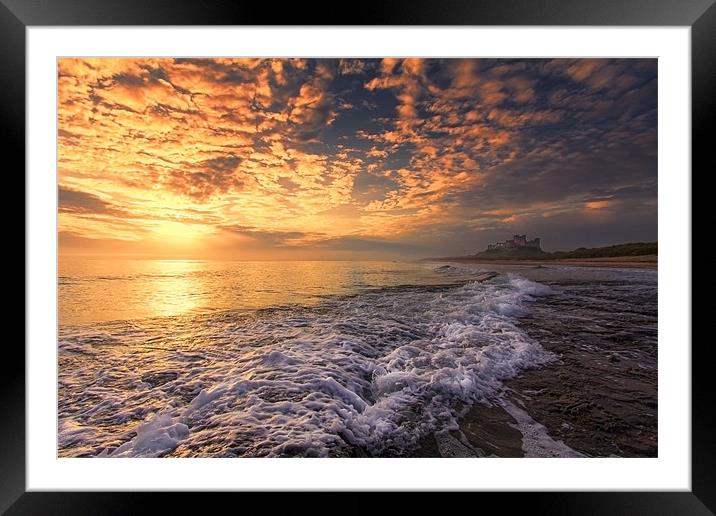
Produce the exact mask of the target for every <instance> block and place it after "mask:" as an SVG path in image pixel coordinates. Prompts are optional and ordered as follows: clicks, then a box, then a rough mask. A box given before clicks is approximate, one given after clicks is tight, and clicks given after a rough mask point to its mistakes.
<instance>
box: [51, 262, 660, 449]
mask: <svg viewBox="0 0 716 516" xmlns="http://www.w3.org/2000/svg"><path fill="white" fill-rule="evenodd" d="M493 268H494V267H493ZM513 269H514V268H513ZM640 274H641V271H636V272H635V271H615V270H601V269H598V270H573V269H569V268H559V269H534V268H530V269H525V270H518V271H516V272H515V270H503V271H498V273H497V274H494V275H488V274H485V267H484V266H470V265H444V264H414V263H395V262H265V263H259V262H253V263H252V262H156V261H154V262H153V261H132V262H102V261H88V260H71V261H67V262H66V263H61V264H60V285H59V296H60V298H59V305H60V330H59V355H58V358H59V406H58V417H59V442H58V446H59V454H60V455H61V456H112V457H127V456H129V457H137V456H145V457H146V456H149V457H153V456H220V457H224V456H230V457H234V456H401V455H406V454H409V453H411V451H413V450H415V449H416V447H417V446H418V442H419V440H420V439H422V438H423V437H425V436H426V435H430V434H431V433H434V432H445V431H448V430H454V429H456V428H458V427H459V416H460V409H459V407H464V406H466V405H470V404H472V403H475V402H479V401H489V400H495V399H498V398H499V397H500V396H502V392H503V389H504V382H505V381H507V380H509V379H511V378H518V377H520V376H521V375H522V374H524V372H525V371H528V370H530V369H534V368H544V367H549V366H550V364H554V363H555V362H556V361H558V360H559V356H558V355H557V354H555V353H553V352H550V351H547V350H546V349H545V347H544V346H543V345H541V344H540V342H539V340H538V339H535V338H534V337H532V336H530V334H528V332H527V331H526V330H525V328H524V323H523V321H525V320H528V319H529V317H530V314H534V313H537V311H536V309H538V308H539V307H541V306H547V305H548V303H552V302H557V303H558V304H557V305H555V307H556V308H555V311H559V310H560V308H559V300H560V299H569V297H570V296H575V295H576V296H579V297H580V299H587V298H588V297H589V296H590V295H591V294H590V288H587V289H586V291H578V292H576V291H575V290H574V289H570V287H569V281H572V280H574V281H578V282H581V283H580V284H587V285H594V286H595V287H594V288H602V287H601V285H603V284H604V282H612V283H614V282H616V284H618V289H621V290H619V291H617V292H616V294H615V300H614V305H613V306H614V309H615V310H617V311H621V312H624V313H627V312H629V310H630V309H631V308H630V307H631V305H630V303H633V300H631V298H630V295H631V293H633V292H637V291H639V292H642V291H645V290H644V289H646V290H648V291H649V292H650V293H651V292H653V294H654V299H655V291H656V290H655V289H656V283H655V277H656V274H651V275H648V274H647V275H643V274H641V275H640ZM585 275H586V276H585ZM652 280H653V281H652ZM565 281H566V283H565ZM610 285H611V284H610ZM597 286H599V287H597ZM607 288H611V289H612V290H613V289H614V288H615V287H614V286H613V285H612V286H609V287H607ZM649 289H650V290H649ZM622 291H623V295H622V293H620V292H622ZM649 295H651V294H649ZM597 297H598V296H597ZM548 300H550V301H548ZM555 300H556V301H555ZM598 302H600V301H599V300H598V299H597V300H595V303H598ZM619 303H621V304H619ZM557 315H558V314H555V316H557ZM584 316H585V317H586V318H587V319H589V314H588V313H585V314H584ZM602 323H603V321H600V320H599V317H592V318H591V320H588V321H585V325H587V326H588V325H599V324H602ZM610 324H612V323H610ZM615 324H617V325H618V322H617V323H615ZM627 325H629V326H632V325H633V323H632V322H631V321H625V328H622V329H619V328H614V327H613V325H612V326H609V327H608V328H607V331H622V330H624V331H627V330H628V328H626V326H627ZM646 326H647V327H648V328H646V330H645V331H646V334H645V335H646V337H645V345H647V346H653V347H655V336H656V327H655V321H653V324H652V322H651V321H649V322H648V323H647V324H646ZM528 327H529V325H528ZM652 336H653V339H652ZM650 339H651V340H650ZM652 341H653V342H652ZM654 389H655V386H654ZM564 449H565V450H567V451H565V454H568V450H569V448H568V447H567V446H564Z"/></svg>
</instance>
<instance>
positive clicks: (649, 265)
mask: <svg viewBox="0 0 716 516" xmlns="http://www.w3.org/2000/svg"><path fill="white" fill-rule="evenodd" d="M423 261H426V262H439V263H444V262H453V263H456V262H459V263H485V264H490V265H500V264H502V265H529V266H535V265H541V266H545V265H569V266H574V267H615V268H634V269H657V268H658V258H657V255H644V256H619V257H609V258H562V259H555V260H520V259H515V260H510V259H506V260H488V259H484V258H476V257H471V256H468V257H452V258H450V257H448V258H426V259H425V260H423Z"/></svg>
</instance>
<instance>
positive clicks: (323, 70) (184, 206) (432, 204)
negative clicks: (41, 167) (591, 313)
mask: <svg viewBox="0 0 716 516" xmlns="http://www.w3.org/2000/svg"><path fill="white" fill-rule="evenodd" d="M58 211H59V217H58V231H59V234H58V237H59V250H60V254H61V255H97V256H120V257H122V256H141V257H157V258H217V259H250V260H263V259H299V260H304V259H339V260H342V259H403V258H423V257H430V256H457V255H465V254H474V253H476V252H479V251H481V250H483V249H485V247H486V246H487V244H488V243H490V242H493V241H498V240H504V239H507V238H511V237H512V235H514V234H527V236H528V238H532V237H540V238H541V239H542V246H543V248H544V249H545V250H547V251H554V250H568V249H573V248H576V247H594V246H601V245H610V244H615V243H624V242H635V241H653V240H656V238H657V61H656V59H417V58H405V59H402V58H401V59H397V58H385V59H226V58H217V59H204V58H202V59H199V58H181V59H173V58H161V59H153V58H141V59H119V58H97V59H81V58H71V59H60V60H59V61H58Z"/></svg>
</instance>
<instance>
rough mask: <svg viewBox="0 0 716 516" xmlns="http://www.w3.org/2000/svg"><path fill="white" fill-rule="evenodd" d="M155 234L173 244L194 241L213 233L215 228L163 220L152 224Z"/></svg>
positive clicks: (156, 236) (152, 230) (161, 239)
mask: <svg viewBox="0 0 716 516" xmlns="http://www.w3.org/2000/svg"><path fill="white" fill-rule="evenodd" d="M150 230H151V232H152V233H153V236H154V237H155V238H156V239H157V240H160V241H164V242H167V243H172V244H182V243H186V244H188V243H193V242H196V241H197V240H202V239H204V238H206V237H208V236H209V235H211V234H212V233H213V231H214V230H213V229H212V228H211V227H209V226H206V225H204V224H197V223H186V222H176V221H169V220H162V221H157V222H154V223H153V224H152V225H151V229H150Z"/></svg>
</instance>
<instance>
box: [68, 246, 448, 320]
mask: <svg viewBox="0 0 716 516" xmlns="http://www.w3.org/2000/svg"><path fill="white" fill-rule="evenodd" d="M59 265H60V269H59V270H60V272H59V293H58V295H59V317H60V326H65V325H76V324H89V323H93V322H100V321H114V320H132V319H144V318H149V317H171V316H179V315H186V314H192V313H201V312H204V311H215V310H247V311H249V310H256V309H260V308H267V307H275V306H285V305H301V306H313V305H316V304H317V303H320V302H321V301H322V300H325V299H326V298H327V297H329V296H334V295H342V294H351V293H355V292H359V291H361V290H364V289H367V288H381V287H386V286H395V285H400V284H415V283H417V284H435V283H441V284H444V283H446V282H449V281H450V280H449V279H446V277H445V276H444V275H436V274H434V273H433V271H432V270H431V269H430V268H429V267H427V266H425V265H423V264H410V263H397V262H329V261H320V262H319V261H313V262H310V261H306V262H238V261H237V262H221V261H201V260H100V259H86V258H83V259H80V258H63V259H61V260H60V264H59Z"/></svg>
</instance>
